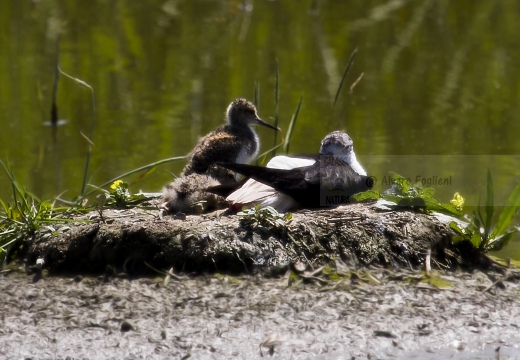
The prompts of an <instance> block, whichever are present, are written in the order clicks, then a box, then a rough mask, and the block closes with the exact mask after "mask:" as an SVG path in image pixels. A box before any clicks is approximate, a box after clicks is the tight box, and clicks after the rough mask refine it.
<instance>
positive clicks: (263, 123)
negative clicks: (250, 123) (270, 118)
mask: <svg viewBox="0 0 520 360" xmlns="http://www.w3.org/2000/svg"><path fill="white" fill-rule="evenodd" d="M256 123H257V124H258V125H263V126H265V127H268V128H269V129H273V130H276V131H280V129H278V128H277V127H274V126H273V125H271V124H268V123H266V122H265V121H264V120H262V119H260V118H259V117H257V118H256Z"/></svg>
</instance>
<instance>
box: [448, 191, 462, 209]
mask: <svg viewBox="0 0 520 360" xmlns="http://www.w3.org/2000/svg"><path fill="white" fill-rule="evenodd" d="M450 203H452V204H453V206H455V207H456V208H457V210H459V211H462V207H463V206H464V198H463V197H462V196H461V195H460V194H459V193H458V192H456V193H455V194H454V195H453V199H452V200H451V201H450Z"/></svg>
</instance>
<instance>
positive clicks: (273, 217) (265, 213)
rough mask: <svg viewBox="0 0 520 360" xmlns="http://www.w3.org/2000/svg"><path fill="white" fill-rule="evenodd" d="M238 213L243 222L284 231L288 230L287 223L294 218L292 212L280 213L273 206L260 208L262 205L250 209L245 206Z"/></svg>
mask: <svg viewBox="0 0 520 360" xmlns="http://www.w3.org/2000/svg"><path fill="white" fill-rule="evenodd" d="M237 215H238V216H239V217H240V218H241V219H240V221H241V222H242V224H245V225H249V226H253V227H258V226H263V227H265V228H267V229H271V230H276V231H282V232H283V231H286V230H287V225H288V224H289V223H290V222H291V220H292V214H291V213H285V214H280V213H278V211H276V210H275V209H274V208H273V207H271V206H268V207H266V208H263V209H260V205H257V206H255V207H252V208H249V209H247V208H243V209H242V211H241V212H239V213H238V214H237Z"/></svg>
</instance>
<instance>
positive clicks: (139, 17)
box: [0, 0, 520, 257]
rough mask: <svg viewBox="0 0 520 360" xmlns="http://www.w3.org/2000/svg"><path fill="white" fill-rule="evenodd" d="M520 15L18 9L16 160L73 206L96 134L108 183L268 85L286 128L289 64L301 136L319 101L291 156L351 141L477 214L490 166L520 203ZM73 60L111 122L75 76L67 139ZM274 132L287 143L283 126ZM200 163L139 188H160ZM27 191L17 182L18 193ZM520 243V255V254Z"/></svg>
mask: <svg viewBox="0 0 520 360" xmlns="http://www.w3.org/2000/svg"><path fill="white" fill-rule="evenodd" d="M519 13H520V3H519V2H517V1H514V0H503V1H494V0H482V1H479V2H473V1H457V2H453V1H449V0H444V1H442V0H441V1H431V0H430V1H429V0H426V1H422V0H421V1H411V0H410V1H406V0H387V1H359V2H346V1H344V2H339V1H310V0H309V1H296V0H293V1H261V0H257V1H238V0H230V1H209V0H208V1H204V0H190V1H176V0H161V1H155V0H147V1H144V0H143V1H108V0H105V1H103V0H92V1H75V2H71V1H58V0H40V1H36V0H34V1H29V0H21V1H2V2H0V19H1V21H0V30H1V31H0V43H1V44H2V45H3V46H2V52H1V54H0V66H1V68H2V69H3V75H2V76H1V77H0V99H1V101H0V122H1V124H2V130H1V131H0V159H1V160H2V161H6V160H8V161H9V163H10V164H11V166H12V168H13V170H14V172H15V174H16V176H17V179H18V181H19V182H20V183H21V184H23V185H26V186H27V188H28V189H29V190H30V191H32V192H33V193H35V194H36V195H37V196H39V197H42V198H45V199H52V198H53V197H55V196H57V195H58V194H62V193H63V192H65V193H64V194H63V195H62V197H63V198H65V199H72V198H74V197H75V196H77V195H78V194H80V193H81V188H82V181H83V174H84V169H85V161H86V155H87V151H88V146H89V143H88V141H87V140H86V138H89V139H90V141H92V143H93V144H94V146H93V148H92V158H91V161H90V166H89V169H88V175H87V179H88V183H90V184H94V185H101V184H103V183H105V182H107V181H108V180H110V179H112V178H115V177H117V176H118V175H120V174H123V173H125V172H127V171H130V170H132V169H135V168H137V167H140V166H143V165H146V164H149V163H153V162H156V161H159V160H161V159H165V158H169V157H174V156H180V155H185V154H187V153H189V152H190V151H191V149H192V148H193V146H194V144H195V143H196V142H197V139H198V138H199V137H200V136H201V135H203V134H205V133H207V132H209V131H211V130H212V129H214V128H215V127H216V126H218V125H219V124H221V123H222V122H223V115H224V111H225V109H226V107H227V105H228V104H229V102H230V101H231V100H233V99H234V98H236V97H246V98H249V99H251V100H253V99H254V97H255V86H256V87H257V89H258V90H259V91H258V94H259V96H258V100H259V114H260V116H261V117H262V118H264V119H265V120H266V121H269V122H271V123H274V121H275V120H274V118H275V117H276V114H277V111H276V108H277V106H276V101H275V88H276V73H277V69H278V71H279V103H278V118H279V126H280V127H281V128H282V130H283V133H284V134H286V133H287V128H288V124H289V122H290V120H291V117H292V115H293V113H294V111H295V109H296V106H297V104H298V101H299V99H300V96H301V97H302V99H303V100H302V107H301V111H300V113H299V117H298V120H297V124H296V128H295V131H294V133H293V136H292V138H291V145H290V152H291V153H300V152H314V151H317V150H318V149H319V145H320V140H321V139H322V138H323V137H324V136H325V135H326V134H327V133H328V132H330V131H332V130H336V129H343V130H346V131H347V132H348V133H349V134H350V135H351V137H352V138H353V139H354V141H355V146H356V152H357V153H358V159H359V160H360V161H361V163H362V164H363V165H364V166H365V167H366V169H367V170H368V172H369V173H370V174H373V175H375V176H376V178H377V179H378V180H379V184H382V187H383V188H384V187H385V185H384V179H385V176H387V175H388V172H389V171H395V172H398V173H400V174H402V175H404V176H406V177H409V178H410V179H412V180H413V181H416V180H418V181H424V182H425V184H426V185H427V184H428V183H431V184H433V186H434V187H435V188H436V190H437V195H438V197H439V198H440V199H441V200H444V201H448V200H449V199H451V197H452V196H453V194H454V193H455V192H456V191H458V192H460V193H461V194H462V195H463V196H465V197H466V203H467V204H468V205H476V204H478V201H479V195H480V194H482V196H483V197H484V194H485V187H486V173H487V170H488V168H489V169H490V170H491V171H492V174H493V179H494V185H495V189H496V192H497V194H496V198H497V203H498V204H499V205H505V204H506V199H507V195H508V194H509V193H510V191H511V190H512V189H513V187H514V186H515V185H516V184H517V182H518V180H519V178H520V176H519V175H520V142H518V141H517V138H518V134H519V133H520V122H519V121H518V117H519V115H520V110H519V101H518V100H519V95H520V94H519V92H520V86H519V84H520V69H519V67H518V63H519V62H520V47H518V34H519V33H520V24H519V23H518V21H517V20H518V19H517V18H518V16H517V15H518V14H519ZM58 44H59V47H58ZM58 48H59V61H60V66H61V69H62V70H63V71H64V72H66V73H68V74H70V75H71V76H73V77H76V78H79V79H81V80H83V81H85V82H86V83H88V84H89V85H90V86H91V87H92V89H93V91H94V95H95V113H94V112H93V106H92V96H91V91H90V90H89V89H88V88H86V87H83V86H81V85H79V84H78V83H77V82H75V81H73V80H70V79H68V78H66V77H65V76H63V75H62V76H61V77H60V80H59V83H58V88H57V106H58V118H59V119H63V120H66V123H65V125H63V126H59V127H57V128H56V129H54V130H53V128H52V127H49V126H46V125H45V123H46V122H48V121H49V120H50V109H51V103H52V94H53V83H54V77H55V66H56V57H57V53H58V51H57V49H58ZM356 48H357V49H358V52H357V54H356V56H355V60H354V64H353V66H352V67H351V68H350V70H349V72H348V74H347V76H346V79H345V81H344V84H343V87H342V91H341V92H340V94H339V96H338V98H337V101H336V103H335V106H333V104H334V99H335V96H336V93H337V89H338V86H339V84H340V81H341V78H342V74H343V70H344V68H345V66H346V64H347V63H348V60H349V58H350V56H351V54H352V52H353V51H354V49H356ZM361 75H362V77H361V79H360V80H359V82H357V84H356V85H355V86H353V84H354V83H355V82H356V80H358V79H359V78H360V76H361ZM350 88H353V89H352V90H353V91H351V92H349V89H350ZM258 133H259V135H260V137H261V140H262V151H264V150H268V149H269V148H271V147H272V146H273V144H274V143H275V141H276V140H275V138H274V135H273V133H272V131H270V130H268V129H258ZM278 141H279V137H278ZM183 165H184V163H183V162H176V163H168V164H165V165H161V166H159V167H157V168H156V170H155V171H154V172H153V173H151V174H149V175H148V176H146V177H144V178H142V179H138V178H139V175H134V176H133V177H132V176H131V177H129V178H127V179H126V180H127V181H128V182H131V183H133V184H132V185H131V189H130V190H131V191H133V192H137V191H138V190H139V189H142V190H143V191H150V192H157V191H160V189H161V187H162V186H163V185H164V184H165V183H167V182H168V181H169V180H170V179H171V178H172V174H178V173H179V172H180V171H181V169H182V167H183ZM445 178H450V179H451V181H449V183H447V182H444V183H443V184H439V182H438V181H436V179H437V180H438V179H445ZM138 180H139V181H138ZM10 196H11V195H10V186H9V182H8V180H7V177H6V176H5V174H4V173H3V172H2V173H1V174H0V198H1V199H10ZM517 248H519V247H518V246H510V247H509V248H508V249H507V251H506V253H505V254H507V255H513V256H514V257H520V250H515V249H517ZM517 254H518V255H517Z"/></svg>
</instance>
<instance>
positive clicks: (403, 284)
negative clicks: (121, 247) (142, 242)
mask: <svg viewBox="0 0 520 360" xmlns="http://www.w3.org/2000/svg"><path fill="white" fill-rule="evenodd" d="M357 271H358V273H359V274H361V273H363V272H366V271H370V274H371V277H372V278H373V279H374V281H375V280H377V282H378V283H368V282H365V281H361V280H360V279H362V278H363V276H362V275H360V277H358V278H356V277H353V278H351V279H349V280H341V281H337V282H330V281H329V282H327V283H325V282H316V281H310V282H299V281H296V282H291V278H290V276H288V274H289V273H288V274H287V275H286V276H282V277H280V278H277V279H266V278H264V277H262V276H240V277H231V276H227V275H218V274H213V275H203V276H196V277H188V276H182V277H178V278H177V277H172V278H171V279H170V281H169V282H165V281H164V279H165V278H164V277H160V278H139V279H133V280H130V279H126V278H118V277H114V278H108V279H107V278H105V279H104V278H103V277H102V276H100V277H82V276H76V277H53V276H49V277H43V278H41V279H40V280H39V281H38V282H36V283H33V282H32V278H31V277H30V276H27V275H25V274H22V273H21V272H18V271H15V272H12V273H9V274H3V275H2V276H1V277H0V292H1V293H2V301H1V302H0V314H1V316H0V323H1V324H0V325H1V326H0V357H2V358H6V359H21V358H32V359H40V358H52V359H58V358H61V359H64V358H67V357H71V358H87V359H101V358H103V359H122V358H125V359H174V358H176V359H187V358H188V357H190V358H194V359H230V358H237V359H258V358H261V357H262V354H263V356H264V357H268V358H273V359H287V358H292V359H338V358H341V359H344V358H348V359H351V358H353V359H389V358H390V359H391V358H395V359H405V358H406V359H445V358H454V359H479V358H480V359H492V358H495V354H496V353H495V351H496V349H497V348H498V349H499V350H498V351H499V352H498V355H499V358H500V359H518V358H520V350H519V349H518V344H519V340H520V338H519V336H518V328H519V326H520V323H519V319H520V306H519V305H520V301H519V295H520V293H519V290H520V287H519V283H518V279H519V276H518V274H513V275H511V274H510V275H508V276H507V275H504V274H502V275H500V274H495V275H493V276H492V275H490V274H485V273H482V272H478V271H474V272H471V273H468V272H445V273H444V272H443V273H441V272H439V273H437V275H438V276H439V277H440V278H442V279H443V280H444V281H446V282H449V283H450V284H451V285H450V286H449V287H447V288H444V289H439V288H436V287H433V286H431V285H427V284H424V283H422V282H419V283H413V282H410V281H409V278H413V277H416V276H417V275H418V272H416V271H409V270H401V271H400V272H399V274H397V275H396V273H393V272H390V271H388V270H385V269H371V270H367V269H365V270H362V269H358V270H357ZM494 276H498V277H500V276H502V278H503V281H502V282H500V285H498V284H499V283H498V282H497V281H496V278H495V277H494ZM407 279H408V280H407ZM494 284H495V285H494ZM261 344H263V345H265V346H261ZM271 356H272V357H271Z"/></svg>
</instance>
